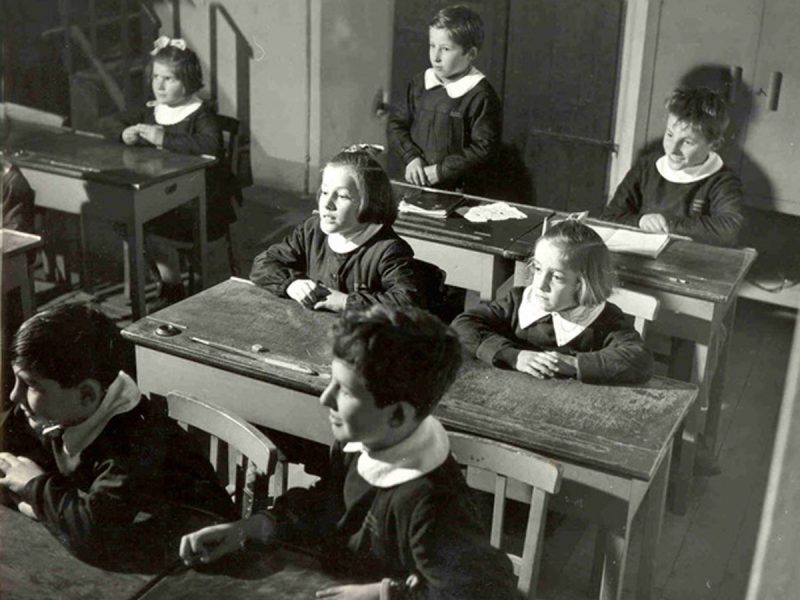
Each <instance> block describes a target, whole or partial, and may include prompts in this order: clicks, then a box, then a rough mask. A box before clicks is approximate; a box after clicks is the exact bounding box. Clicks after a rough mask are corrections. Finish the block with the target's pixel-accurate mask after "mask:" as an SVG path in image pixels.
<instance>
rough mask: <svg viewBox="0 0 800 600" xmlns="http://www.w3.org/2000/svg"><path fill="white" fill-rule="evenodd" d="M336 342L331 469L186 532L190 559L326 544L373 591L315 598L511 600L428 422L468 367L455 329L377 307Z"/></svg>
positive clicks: (443, 437)
mask: <svg viewBox="0 0 800 600" xmlns="http://www.w3.org/2000/svg"><path fill="white" fill-rule="evenodd" d="M333 335H334V341H333V362H332V372H331V383H330V384H329V385H328V387H327V388H326V389H325V391H324V392H323V394H322V396H321V398H320V402H321V403H322V405H323V406H325V407H326V408H328V410H329V414H328V418H329V419H330V423H331V428H332V430H333V435H334V437H335V438H336V441H335V443H334V445H333V447H332V449H331V464H330V471H329V473H328V474H327V475H326V476H324V477H323V479H322V480H321V481H320V482H319V483H317V484H316V485H315V486H314V487H313V488H312V489H310V490H308V489H292V490H289V491H288V492H287V493H286V494H285V495H284V496H282V497H281V498H279V499H278V501H277V502H276V506H275V507H274V509H272V510H271V511H270V512H268V513H259V514H256V515H254V516H253V517H251V518H250V519H247V520H243V521H238V522H236V523H229V524H226V525H219V526H215V527H209V528H206V529H203V530H200V531H198V532H195V533H193V534H191V535H188V536H185V537H184V539H183V541H182V542H181V556H182V557H183V559H184V560H185V561H186V562H187V563H193V562H196V561H199V562H209V561H212V560H215V559H217V558H219V557H220V556H222V555H223V554H226V553H228V552H231V551H233V550H236V549H238V548H239V547H240V545H241V544H243V543H244V542H246V541H248V540H257V541H260V542H264V543H266V542H270V541H273V540H292V541H301V542H310V541H321V542H322V543H323V545H324V546H325V547H326V549H328V550H329V551H328V552H326V553H325V555H326V556H331V557H334V556H342V557H343V560H342V561H341V562H342V563H343V564H342V566H345V565H346V566H348V567H349V568H350V569H351V570H352V571H355V574H357V575H360V576H362V577H363V578H364V580H367V581H373V583H367V584H361V585H347V586H338V587H335V588H330V589H328V590H322V591H319V592H317V597H339V598H373V599H376V600H377V599H379V598H380V599H385V598H406V597H413V598H453V599H455V598H459V599H462V600H464V599H469V598H476V599H477V598H481V599H482V598H511V597H513V596H514V594H515V591H514V581H515V579H514V576H513V572H512V570H511V566H510V562H509V560H508V558H507V557H506V556H505V555H504V554H503V553H502V552H501V551H499V550H496V549H494V548H492V547H491V546H490V545H489V544H488V543H487V542H485V541H484V540H482V539H481V532H480V528H479V526H478V523H477V514H476V511H475V509H474V507H473V506H472V504H471V503H470V500H469V496H468V494H469V492H468V489H467V487H466V484H465V482H464V480H463V477H462V476H461V472H460V469H459V467H458V465H457V464H456V463H455V461H454V459H453V458H452V456H451V455H450V446H449V441H448V437H447V433H446V432H445V430H444V428H443V427H442V425H441V424H440V423H439V421H437V420H436V419H435V418H434V417H433V416H432V415H431V414H430V413H431V411H432V410H433V409H434V407H435V406H436V404H437V403H438V402H439V400H440V399H441V396H442V394H444V392H445V391H446V390H447V388H448V387H449V385H450V384H451V383H452V381H453V379H455V376H456V372H457V371H458V367H459V365H460V362H461V349H460V344H459V342H458V338H457V337H456V335H455V333H454V332H453V331H452V330H450V329H448V328H447V327H446V326H445V325H443V324H442V323H441V321H439V320H438V319H436V317H433V316H432V315H430V314H429V313H426V312H425V311H422V310H420V309H416V308H412V307H407V308H406V307H403V308H398V309H394V308H392V307H387V306H382V305H376V306H373V307H371V308H369V309H367V310H365V311H347V312H345V313H343V315H342V317H341V319H340V320H339V322H338V323H337V324H336V326H335V328H334V332H333ZM338 562H339V561H337V563H338ZM376 580H377V581H376Z"/></svg>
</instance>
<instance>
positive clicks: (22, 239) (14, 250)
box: [0, 229, 42, 258]
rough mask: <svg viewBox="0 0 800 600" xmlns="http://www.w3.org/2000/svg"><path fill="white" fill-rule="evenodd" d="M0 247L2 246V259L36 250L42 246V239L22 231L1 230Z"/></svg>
mask: <svg viewBox="0 0 800 600" xmlns="http://www.w3.org/2000/svg"><path fill="white" fill-rule="evenodd" d="M0 245H2V246H3V257H4V258H5V257H11V256H16V255H17V254H20V253H23V252H28V251H29V250H33V249H34V248H38V247H39V246H41V245H42V238H41V237H39V236H38V235H33V234H31V233H25V232H24V231H15V230H13V229H2V230H0Z"/></svg>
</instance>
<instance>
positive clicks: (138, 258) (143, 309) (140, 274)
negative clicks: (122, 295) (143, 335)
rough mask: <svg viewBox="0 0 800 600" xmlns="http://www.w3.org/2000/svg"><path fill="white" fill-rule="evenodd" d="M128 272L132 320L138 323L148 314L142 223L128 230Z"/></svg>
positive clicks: (126, 250)
mask: <svg viewBox="0 0 800 600" xmlns="http://www.w3.org/2000/svg"><path fill="white" fill-rule="evenodd" d="M124 243H125V245H126V249H125V252H126V255H127V259H128V270H129V272H130V275H131V276H130V282H131V288H130V298H131V319H132V320H134V321H136V320H138V319H141V318H142V317H143V316H145V315H146V314H147V298H146V297H145V259H144V231H143V230H142V224H141V223H134V224H133V225H131V226H128V228H127V236H126V239H125V242H124Z"/></svg>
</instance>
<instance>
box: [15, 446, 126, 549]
mask: <svg viewBox="0 0 800 600" xmlns="http://www.w3.org/2000/svg"><path fill="white" fill-rule="evenodd" d="M93 476H94V480H93V482H92V485H91V487H90V489H89V491H88V492H84V491H81V490H80V489H78V488H77V487H76V486H75V485H74V484H72V483H71V482H70V481H69V480H68V479H67V478H66V477H65V476H64V475H62V474H61V473H59V472H51V473H46V474H44V475H40V476H39V477H36V478H34V479H32V480H31V481H29V482H28V484H27V485H26V486H25V488H24V489H23V490H22V493H21V494H20V498H21V499H22V500H24V501H25V502H27V503H28V504H30V505H31V507H32V508H33V510H34V512H35V513H36V517H37V518H38V519H39V521H41V522H42V523H43V524H44V525H45V526H46V527H47V528H48V529H49V530H50V531H51V532H53V534H54V535H56V536H57V537H58V538H59V540H61V541H62V543H65V544H66V545H67V546H69V547H70V549H72V550H73V551H74V552H77V553H79V554H80V553H83V552H91V551H92V550H93V549H94V548H95V547H96V546H97V545H98V544H100V543H102V542H103V540H105V539H108V538H109V537H110V534H109V532H110V531H114V530H115V529H118V528H120V527H124V526H127V525H130V524H131V523H132V522H133V520H134V517H135V516H136V514H137V513H138V507H137V506H135V505H133V504H131V503H130V502H128V501H127V499H128V498H130V497H132V496H135V494H133V493H132V491H131V488H132V487H135V483H134V480H135V476H134V475H133V474H132V469H131V466H130V465H129V464H128V463H127V462H126V461H124V460H122V459H120V458H114V459H108V460H105V461H102V462H101V463H99V464H97V465H95V467H94V470H93Z"/></svg>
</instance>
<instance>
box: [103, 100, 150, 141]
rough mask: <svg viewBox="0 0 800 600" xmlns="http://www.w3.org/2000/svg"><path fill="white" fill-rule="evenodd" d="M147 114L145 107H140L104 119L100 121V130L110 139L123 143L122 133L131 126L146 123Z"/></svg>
mask: <svg viewBox="0 0 800 600" xmlns="http://www.w3.org/2000/svg"><path fill="white" fill-rule="evenodd" d="M146 114H147V109H146V108H145V107H139V108H133V109H130V110H126V111H122V112H120V113H117V114H114V115H110V116H108V117H103V118H102V119H101V120H100V124H99V129H100V131H102V132H103V133H104V134H105V136H106V137H108V138H109V139H113V140H115V141H117V142H121V141H122V132H123V131H124V130H125V129H126V128H128V127H130V126H131V125H136V124H138V123H144V122H145V116H146Z"/></svg>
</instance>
